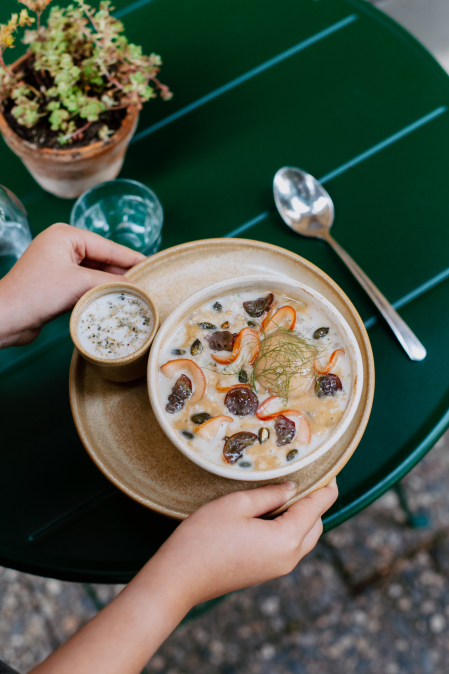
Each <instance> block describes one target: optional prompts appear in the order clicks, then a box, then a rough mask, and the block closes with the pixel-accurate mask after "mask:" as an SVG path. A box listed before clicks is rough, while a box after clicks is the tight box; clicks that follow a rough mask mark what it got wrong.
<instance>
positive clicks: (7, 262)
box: [0, 185, 33, 278]
mask: <svg viewBox="0 0 449 674" xmlns="http://www.w3.org/2000/svg"><path fill="white" fill-rule="evenodd" d="M32 239H33V237H32V234H31V230H30V226H29V224H28V216H27V212H26V210H25V208H24V206H23V204H22V203H21V202H20V201H19V199H18V198H17V197H16V195H15V194H13V193H12V192H11V191H10V190H8V189H7V188H6V187H3V186H2V185H0V278H2V277H3V276H5V275H6V274H7V273H8V272H9V270H10V269H11V267H12V266H13V265H14V264H15V263H16V262H17V260H18V259H19V257H20V256H21V255H22V254H23V253H24V252H25V250H26V249H27V248H28V246H29V245H30V243H31V241H32Z"/></svg>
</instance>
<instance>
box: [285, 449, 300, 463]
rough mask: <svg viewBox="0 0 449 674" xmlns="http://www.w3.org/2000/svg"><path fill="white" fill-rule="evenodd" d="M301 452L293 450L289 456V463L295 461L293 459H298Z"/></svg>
mask: <svg viewBox="0 0 449 674" xmlns="http://www.w3.org/2000/svg"><path fill="white" fill-rule="evenodd" d="M298 454H299V452H298V450H297V449H291V450H290V451H289V453H288V454H287V461H293V459H296V457H297V456H298Z"/></svg>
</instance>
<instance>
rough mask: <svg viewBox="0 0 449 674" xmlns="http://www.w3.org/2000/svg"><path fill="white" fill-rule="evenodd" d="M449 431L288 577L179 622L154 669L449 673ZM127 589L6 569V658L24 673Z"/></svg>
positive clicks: (231, 673)
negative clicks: (397, 484) (414, 521)
mask: <svg viewBox="0 0 449 674" xmlns="http://www.w3.org/2000/svg"><path fill="white" fill-rule="evenodd" d="M448 484H449V434H446V435H445V436H444V437H443V438H442V439H441V440H440V441H439V442H438V443H437V445H436V446H435V447H434V448H433V450H432V451H431V452H430V453H429V454H428V455H427V457H426V458H425V459H424V460H423V461H422V462H421V463H420V464H419V465H418V466H417V467H416V468H415V469H414V470H413V471H412V472H411V473H410V474H409V475H408V476H407V477H406V478H405V479H404V480H403V482H402V485H403V489H404V491H405V493H406V494H407V498H408V501H409V504H410V507H411V509H412V511H413V512H414V513H415V515H419V516H420V518H421V519H420V521H421V523H424V522H427V524H426V526H425V527H422V528H417V529H413V528H412V527H410V526H409V524H408V523H407V521H406V516H405V514H404V511H403V510H402V509H401V507H400V505H399V499H398V495H397V493H396V492H395V491H390V492H388V493H387V494H385V495H384V496H383V497H382V498H381V499H379V500H378V501H377V502H376V503H374V504H373V505H372V506H370V507H369V508H367V509H366V510H365V511H364V512H362V513H360V514H359V515H358V516H357V517H354V518H353V519H352V520H350V521H349V522H346V523H345V524H343V525H342V526H340V527H339V528H338V529H336V530H334V531H332V532H330V533H329V534H327V535H326V536H324V537H323V538H322V539H321V541H320V543H319V544H318V546H317V548H316V549H315V550H314V551H313V552H312V553H311V554H310V555H309V556H308V557H306V558H305V559H304V560H303V561H302V562H301V563H300V564H299V565H298V567H297V568H296V569H295V570H294V571H293V572H292V573H291V574H289V575H288V576H285V577H284V578H280V579H278V580H275V581H271V582H269V583H265V584H263V585H258V586H256V587H253V588H250V589H248V590H244V591H242V592H238V593H236V594H234V595H231V596H229V597H227V598H225V599H224V600H223V601H222V602H221V603H219V604H217V605H216V606H215V607H214V608H212V609H210V610H209V611H207V613H204V614H203V615H201V616H199V617H196V618H195V619H192V620H191V621H189V622H187V623H185V624H184V625H182V626H181V627H179V628H178V629H177V630H176V631H175V632H174V634H172V635H171V637H170V638H169V639H168V640H167V641H166V642H165V643H164V644H163V645H162V647H161V648H160V649H159V651H158V652H157V653H156V655H155V656H154V657H153V658H152V659H151V660H150V662H149V663H148V665H147V668H146V670H147V672H150V673H153V672H163V674H210V672H211V671H214V672H217V673H218V674H329V673H333V672H340V671H344V672H345V674H351V673H352V672H357V674H365V672H366V674H405V673H407V674H415V673H416V674H446V673H447V672H448V671H449V629H448V626H449V603H448V598H449V490H448V488H447V485H448ZM120 589H121V586H117V585H114V586H110V585H93V586H90V585H81V584H76V583H67V582H62V581H58V580H52V579H48V578H39V577H35V576H30V575H27V574H23V573H19V572H17V571H12V570H9V569H0V658H2V659H4V660H5V661H6V662H8V663H9V664H10V665H11V666H13V667H15V668H17V669H18V670H19V671H20V672H21V673H22V674H25V673H26V672H29V671H30V669H32V667H33V666H34V665H36V664H37V663H38V662H40V661H41V660H42V659H43V658H44V657H45V656H46V655H47V654H48V653H50V652H51V651H52V650H53V649H54V648H56V647H57V646H58V645H59V644H61V643H63V642H64V641H65V640H66V639H67V638H68V637H69V636H70V635H71V634H73V633H74V632H75V631H76V630H77V629H78V628H79V627H80V626H81V625H82V624H84V623H85V622H86V621H87V620H89V619H90V618H91V617H92V616H93V615H95V613H96V611H97V608H98V606H99V605H101V604H107V603H108V602H109V601H110V600H111V599H113V597H115V596H116V595H117V593H118V592H119V591H120Z"/></svg>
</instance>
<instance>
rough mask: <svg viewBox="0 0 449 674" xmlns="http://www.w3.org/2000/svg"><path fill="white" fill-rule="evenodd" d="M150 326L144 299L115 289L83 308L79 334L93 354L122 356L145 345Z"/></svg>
mask: <svg viewBox="0 0 449 674" xmlns="http://www.w3.org/2000/svg"><path fill="white" fill-rule="evenodd" d="M153 326H154V317H153V312H152V311H151V309H150V307H149V306H148V304H147V303H146V302H144V301H143V300H141V299H140V298H139V297H136V296H135V295H132V294H131V293H129V292H114V293H109V294H107V295H102V296H101V297H99V298H98V299H96V300H94V301H93V302H92V303H91V304H89V306H88V307H87V308H86V309H85V310H84V312H83V313H82V314H81V319H80V322H79V324H78V337H79V340H80V343H81V344H82V346H83V347H84V348H85V349H86V351H88V352H89V353H91V354H92V355H93V356H98V357H99V358H122V357H123V356H129V355H130V354H131V353H134V351H137V350H138V349H140V347H141V346H143V345H144V344H145V342H146V341H147V339H148V337H149V336H150V335H151V331H152V330H153Z"/></svg>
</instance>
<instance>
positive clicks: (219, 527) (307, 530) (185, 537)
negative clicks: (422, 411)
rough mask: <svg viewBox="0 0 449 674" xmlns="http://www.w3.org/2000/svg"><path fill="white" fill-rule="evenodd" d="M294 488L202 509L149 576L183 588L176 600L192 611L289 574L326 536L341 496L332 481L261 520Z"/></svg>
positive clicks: (238, 495) (256, 492)
mask: <svg viewBox="0 0 449 674" xmlns="http://www.w3.org/2000/svg"><path fill="white" fill-rule="evenodd" d="M293 489H296V485H294V484H293V483H292V482H286V483H284V484H280V485H269V486H266V487H260V488H257V489H252V490H248V491H241V492H234V493H232V494H228V495H227V496H224V497H222V498H220V499H217V500H216V501H212V502H211V503H208V504H207V505H204V506H203V507H202V508H200V509H199V510H197V511H196V512H195V513H194V514H193V515H191V516H190V517H188V519H186V520H185V521H184V522H183V523H182V524H181V525H180V526H179V527H178V528H177V529H176V531H175V532H174V533H173V534H172V535H171V537H170V538H169V539H168V540H167V541H166V543H165V544H164V545H163V546H162V548H161V549H160V550H159V552H158V553H157V554H156V555H155V557H153V559H152V560H150V562H149V564H148V566H151V574H152V575H154V574H155V573H156V574H158V573H161V574H162V575H161V582H164V581H163V580H162V578H163V577H164V576H165V578H167V577H168V578H169V579H170V581H169V582H170V584H172V585H174V586H175V587H176V586H179V587H178V589H177V590H176V596H177V597H178V600H179V601H182V600H183V599H184V600H185V601H187V607H186V608H187V610H188V608H189V607H191V606H194V605H195V604H197V603H199V602H203V601H206V600H208V599H212V598H214V597H218V596H220V595H222V594H226V593H228V592H232V591H234V590H238V589H241V588H244V587H248V586H250V585H255V584H256V583H262V582H264V581H266V580H270V579H272V578H277V577H278V576H282V575H285V574H287V573H289V572H290V571H292V569H294V568H295V566H296V565H297V563H298V562H299V560H300V559H301V558H302V557H304V556H305V555H307V554H308V553H309V552H310V551H311V550H312V549H313V548H314V547H315V545H316V543H317V541H318V539H319V537H320V536H321V533H322V531H323V525H322V521H321V516H322V515H323V513H324V512H326V510H328V509H329V508H330V506H331V505H332V504H333V503H334V501H335V500H336V498H337V496H338V488H337V482H336V480H335V479H333V480H332V481H331V482H330V483H329V485H328V486H327V487H324V488H322V489H318V490H317V491H315V492H313V493H312V494H310V495H309V496H306V497H305V498H303V499H301V500H300V501H297V502H296V503H295V504H293V505H292V506H290V508H289V509H288V510H287V511H286V512H285V513H283V514H282V515H280V516H278V517H276V518H275V519H272V520H263V519H259V518H260V516H261V515H264V514H266V513H269V512H272V511H273V510H276V509H277V508H279V507H281V506H283V505H284V504H285V503H286V502H287V501H288V500H289V499H290V498H292V496H293V495H294V491H293ZM143 572H144V573H145V567H144V570H143ZM165 582H167V580H166V581H165Z"/></svg>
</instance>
